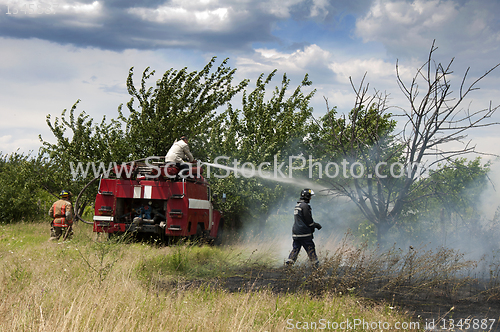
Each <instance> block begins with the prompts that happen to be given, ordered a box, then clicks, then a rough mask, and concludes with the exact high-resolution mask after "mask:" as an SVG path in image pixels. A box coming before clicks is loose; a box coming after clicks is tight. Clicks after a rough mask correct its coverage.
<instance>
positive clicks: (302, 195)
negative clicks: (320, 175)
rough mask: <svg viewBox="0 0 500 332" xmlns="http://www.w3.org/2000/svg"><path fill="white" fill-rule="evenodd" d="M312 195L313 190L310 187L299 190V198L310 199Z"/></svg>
mask: <svg viewBox="0 0 500 332" xmlns="http://www.w3.org/2000/svg"><path fill="white" fill-rule="evenodd" d="M313 195H314V191H312V189H304V190H302V191H301V192H300V199H305V200H308V201H309V200H310V199H311V197H312V196H313Z"/></svg>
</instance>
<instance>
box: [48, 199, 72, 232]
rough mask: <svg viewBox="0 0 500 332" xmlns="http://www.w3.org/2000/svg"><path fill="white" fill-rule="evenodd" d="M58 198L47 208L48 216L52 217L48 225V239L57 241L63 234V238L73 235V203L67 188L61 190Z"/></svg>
mask: <svg viewBox="0 0 500 332" xmlns="http://www.w3.org/2000/svg"><path fill="white" fill-rule="evenodd" d="M59 197H60V199H59V200H58V201H56V202H55V203H54V204H52V206H51V207H50V210H49V216H50V217H51V218H53V220H52V222H51V224H50V226H51V228H50V239H49V240H50V241H57V240H59V238H60V237H61V236H62V235H63V234H64V240H66V238H70V237H71V236H73V205H72V204H71V193H70V192H69V191H67V190H63V191H61V193H60V194H59Z"/></svg>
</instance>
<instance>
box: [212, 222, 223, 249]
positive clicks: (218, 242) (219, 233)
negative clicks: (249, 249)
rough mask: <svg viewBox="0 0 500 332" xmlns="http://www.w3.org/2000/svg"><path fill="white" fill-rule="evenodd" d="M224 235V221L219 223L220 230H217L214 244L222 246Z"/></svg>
mask: <svg viewBox="0 0 500 332" xmlns="http://www.w3.org/2000/svg"><path fill="white" fill-rule="evenodd" d="M223 234H224V219H221V220H220V222H219V228H217V236H216V237H215V239H214V241H213V244H214V245H216V246H220V245H222V237H223Z"/></svg>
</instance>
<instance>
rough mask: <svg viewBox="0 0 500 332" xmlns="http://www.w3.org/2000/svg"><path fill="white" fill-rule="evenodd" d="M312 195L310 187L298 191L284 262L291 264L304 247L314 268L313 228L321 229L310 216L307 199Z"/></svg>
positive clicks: (317, 261)
mask: <svg viewBox="0 0 500 332" xmlns="http://www.w3.org/2000/svg"><path fill="white" fill-rule="evenodd" d="M313 195H314V191H312V190H311V189H304V190H302V192H301V193H300V200H299V201H298V202H297V205H295V209H294V211H293V216H294V223H293V227H292V238H293V244H292V251H291V252H290V255H289V256H288V259H287V260H286V262H285V264H286V265H287V266H290V265H293V264H294V263H295V261H296V260H297V257H298V256H299V252H300V249H301V248H302V247H304V249H305V250H306V252H307V255H308V256H309V261H310V262H311V264H313V266H314V267H315V268H317V267H318V266H319V260H318V256H317V255H316V247H315V245H314V242H313V233H314V229H318V230H319V229H321V225H320V224H318V223H316V222H314V220H313V218H312V212H311V206H310V205H309V201H310V200H311V197H312V196H313Z"/></svg>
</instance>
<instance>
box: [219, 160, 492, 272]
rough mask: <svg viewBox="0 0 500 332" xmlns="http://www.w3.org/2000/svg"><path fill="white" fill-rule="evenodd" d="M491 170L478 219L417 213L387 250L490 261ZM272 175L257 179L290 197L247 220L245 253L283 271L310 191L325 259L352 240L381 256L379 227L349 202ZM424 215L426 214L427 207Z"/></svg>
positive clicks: (395, 231) (392, 235) (394, 231)
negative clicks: (297, 209) (443, 251)
mask: <svg viewBox="0 0 500 332" xmlns="http://www.w3.org/2000/svg"><path fill="white" fill-rule="evenodd" d="M211 166H213V167H219V168H224V169H226V170H229V171H232V172H234V171H236V172H239V174H240V175H241V176H243V175H245V174H246V175H248V170H246V169H244V168H236V169H235V168H234V167H228V166H223V165H219V164H212V165H211ZM490 169H491V171H490V172H489V174H488V176H489V180H490V181H489V182H488V185H487V187H486V188H485V190H484V191H483V192H482V194H481V195H480V201H479V204H478V206H479V208H478V209H477V210H478V211H477V213H475V212H474V213H470V214H469V215H467V216H464V215H460V213H455V212H452V213H450V214H449V215H444V216H443V215H440V213H439V211H441V210H443V208H442V207H439V206H437V207H436V206H433V210H432V211H434V212H428V213H427V214H426V215H425V216H424V215H423V214H422V212H421V211H417V212H415V214H416V215H415V220H414V221H412V220H411V216H410V217H408V216H406V217H407V218H406V219H409V220H410V221H408V220H407V221H406V223H398V224H396V225H395V226H393V227H392V228H391V229H390V231H389V233H388V235H387V244H388V247H395V248H401V249H403V250H407V249H408V248H409V247H410V246H412V247H414V248H425V250H438V249H439V248H442V247H445V248H449V249H454V250H456V251H459V252H461V253H463V254H464V255H465V256H466V258H467V259H473V260H478V261H479V260H482V261H483V262H486V261H487V260H490V259H491V257H492V253H494V251H495V250H498V243H497V242H498V241H497V239H498V237H497V234H498V232H497V228H498V227H500V225H499V224H498V223H497V224H495V217H496V212H497V208H498V206H499V203H500V163H498V162H496V163H493V164H492V165H491V167H490ZM245 172H247V173H245ZM261 175H262V176H261ZM271 175H272V174H271V173H269V172H268V173H266V172H264V171H263V173H262V174H260V175H259V174H256V175H254V176H256V177H259V178H261V179H262V180H263V181H262V183H263V185H275V184H276V183H279V184H281V185H283V186H285V187H286V188H287V190H286V193H287V194H286V197H284V199H283V200H282V201H281V202H279V203H277V204H276V205H275V206H271V207H270V208H269V213H268V215H266V216H262V218H265V220H261V222H255V220H242V223H243V228H242V229H241V231H240V233H239V236H240V237H239V242H240V243H241V244H242V245H243V246H245V248H246V250H248V251H250V252H255V253H261V254H265V255H267V256H268V257H271V259H272V260H273V264H275V265H276V266H280V265H283V263H284V261H285V260H286V259H287V257H288V254H289V253H290V251H291V248H292V225H293V222H294V218H293V210H294V206H295V204H296V202H297V201H298V200H299V196H300V192H301V190H302V189H304V188H310V189H313V190H314V191H315V192H316V195H315V196H313V198H312V200H311V202H310V205H311V207H312V211H313V218H314V221H315V222H318V223H320V224H321V225H322V226H323V227H322V229H321V230H316V231H315V233H314V242H315V244H316V250H317V252H318V255H319V257H320V259H321V258H322V257H325V255H328V253H329V252H330V253H332V252H334V251H335V250H336V249H337V248H338V247H339V246H340V243H341V242H342V240H343V239H344V238H345V237H346V236H349V235H352V236H350V237H349V238H350V239H352V240H353V242H352V244H353V245H354V246H356V245H359V244H361V243H362V242H368V244H369V245H371V246H372V248H373V249H374V250H377V247H376V243H375V240H376V228H375V226H374V225H372V224H371V223H370V222H368V221H367V220H366V218H365V217H364V216H363V214H362V213H361V212H360V210H359V209H358V207H357V206H356V205H355V204H354V203H353V202H352V201H351V200H350V199H349V198H347V197H334V196H331V195H327V194H326V193H328V189H329V188H328V187H327V186H325V185H321V184H317V183H315V182H312V181H310V180H308V179H304V178H298V177H295V178H283V177H278V178H274V177H273V176H271ZM468 190H469V188H464V192H463V193H462V195H465V196H467V195H468ZM459 208H460V207H458V206H457V207H451V209H450V207H448V209H449V210H452V211H455V210H456V211H459V210H460V209H459ZM462 208H463V207H462ZM422 211H424V209H423V207H422ZM436 211H437V212H436ZM419 214H420V215H419ZM495 226H497V228H495ZM354 239H355V241H354ZM485 257H486V258H485ZM488 257H489V258H488ZM306 260H307V255H306V253H305V251H304V250H302V251H301V254H300V256H299V262H304V261H306ZM484 264H486V263H484Z"/></svg>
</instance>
